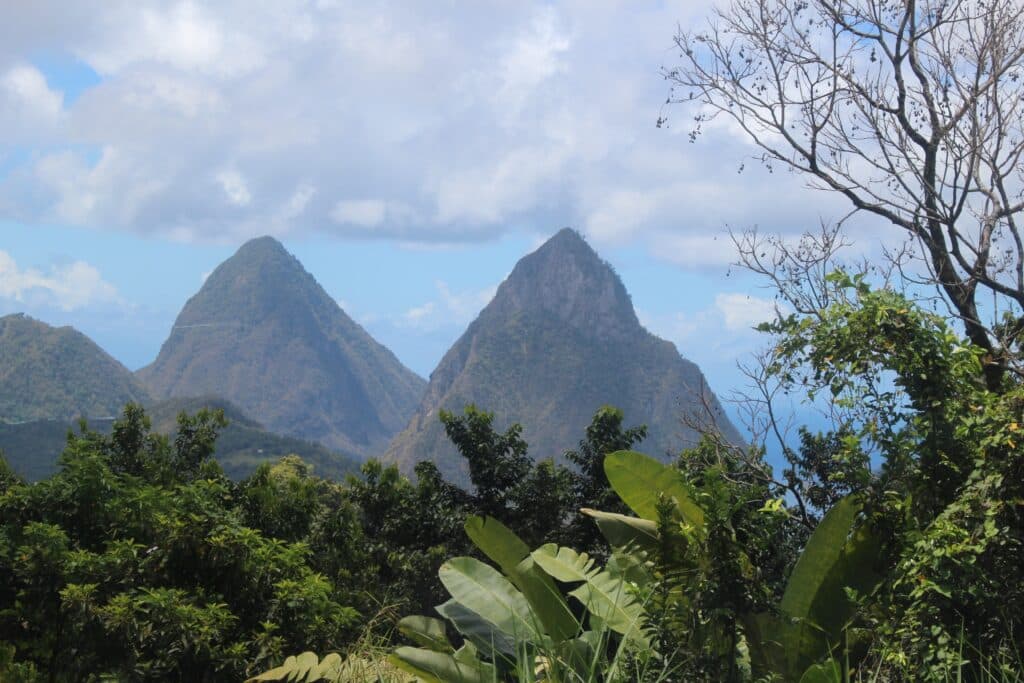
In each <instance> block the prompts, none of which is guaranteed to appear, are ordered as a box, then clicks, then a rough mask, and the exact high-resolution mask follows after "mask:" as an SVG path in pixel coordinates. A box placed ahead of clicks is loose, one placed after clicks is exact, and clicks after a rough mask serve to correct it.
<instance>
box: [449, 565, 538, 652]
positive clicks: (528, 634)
mask: <svg viewBox="0 0 1024 683" xmlns="http://www.w3.org/2000/svg"><path fill="white" fill-rule="evenodd" d="M438 573H439V575H440V577H441V583H443V584H444V587H445V588H446V589H447V590H448V593H449V594H451V596H452V599H453V600H455V601H456V602H458V603H459V604H461V605H462V606H464V607H465V608H466V609H468V610H470V611H472V612H475V613H477V614H479V615H480V616H481V617H483V618H484V619H486V620H487V621H489V622H490V623H492V624H494V625H495V626H496V627H497V628H498V629H499V630H501V631H502V632H504V633H506V634H508V635H510V636H511V637H512V638H513V639H515V640H536V639H537V636H538V635H539V633H538V631H539V629H540V624H539V623H538V619H537V618H536V617H535V616H534V614H533V612H532V611H531V610H530V604H529V603H528V602H527V601H526V598H524V597H523V594H522V593H520V592H519V591H517V590H516V589H515V587H514V586H513V585H512V584H511V583H510V582H509V580H508V579H506V578H505V577H504V576H502V575H501V573H500V572H498V570H496V569H494V568H493V567H491V566H490V565H487V564H484V563H483V562H481V561H480V560H477V559H474V558H472V557H456V558H453V559H451V560H448V561H447V562H445V563H444V564H442V565H441V570H440V571H439V572H438Z"/></svg>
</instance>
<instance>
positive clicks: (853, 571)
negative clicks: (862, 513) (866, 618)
mask: <svg viewBox="0 0 1024 683" xmlns="http://www.w3.org/2000/svg"><path fill="white" fill-rule="evenodd" d="M880 552H881V539H879V538H878V537H877V536H876V535H875V534H873V533H872V532H871V529H870V528H869V527H867V526H866V525H862V526H861V527H860V528H858V529H857V530H856V531H854V532H853V534H852V535H851V536H850V538H849V540H847V542H846V545H845V546H844V547H843V551H842V553H841V554H840V556H839V560H838V561H837V562H836V563H835V564H833V565H832V569H831V571H829V573H828V575H827V576H826V577H825V580H824V581H822V583H821V586H819V588H818V592H817V594H815V596H814V601H813V603H812V604H811V613H810V619H811V621H813V622H814V623H815V624H817V625H818V626H820V627H821V628H822V630H824V631H825V635H826V637H827V638H828V639H829V641H830V642H831V643H833V644H836V643H839V642H841V640H842V635H843V630H844V629H845V628H846V627H847V625H848V624H849V622H850V620H851V619H852V618H853V615H854V612H855V610H856V605H855V604H853V603H852V602H851V601H850V598H849V597H848V595H847V593H846V589H847V588H852V589H854V590H856V591H857V592H859V593H869V592H870V591H871V590H872V589H873V588H874V587H875V586H877V585H878V582H879V581H880V580H881V577H880V576H879V575H878V573H877V571H876V570H875V566H876V564H877V561H878V556H879V553H880Z"/></svg>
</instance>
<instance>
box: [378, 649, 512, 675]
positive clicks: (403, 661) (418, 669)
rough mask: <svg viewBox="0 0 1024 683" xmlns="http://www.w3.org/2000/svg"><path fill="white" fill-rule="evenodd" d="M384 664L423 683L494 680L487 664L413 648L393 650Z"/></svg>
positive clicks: (492, 672)
mask: <svg viewBox="0 0 1024 683" xmlns="http://www.w3.org/2000/svg"><path fill="white" fill-rule="evenodd" d="M388 661H389V662H391V663H392V664H393V665H394V666H395V667H397V668H399V669H401V670H402V671H406V672H408V673H411V674H412V675H414V676H416V677H418V678H419V679H421V680H422V681H425V682H426V683H492V682H493V681H496V680H498V678H497V672H496V671H495V670H494V667H493V666H491V665H490V664H485V663H484V662H481V661H475V662H469V661H465V660H459V659H456V658H455V657H454V656H453V655H450V654H446V653H443V652H433V651H431V650H422V649H420V648H415V647H400V648H397V649H396V650H395V651H394V653H393V654H391V656H389V657H388Z"/></svg>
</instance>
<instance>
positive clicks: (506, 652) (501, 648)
mask: <svg viewBox="0 0 1024 683" xmlns="http://www.w3.org/2000/svg"><path fill="white" fill-rule="evenodd" d="M435 609H436V610H437V612H438V614H440V615H441V616H442V617H444V618H445V619H447V620H448V621H450V622H451V623H452V626H454V627H455V630H456V631H458V632H459V633H461V634H462V636H463V637H464V638H465V639H466V641H465V642H466V643H469V644H472V645H473V646H474V647H475V648H479V650H480V651H481V652H483V653H484V654H485V655H486V656H487V657H488V658H489V659H491V660H495V659H499V658H502V657H506V658H511V657H514V656H515V652H516V639H515V638H513V637H512V636H511V634H508V633H505V632H504V631H502V630H501V629H499V628H498V627H497V626H495V625H494V624H492V623H491V622H489V621H487V620H486V619H484V618H483V617H481V616H480V615H479V614H477V613H476V612H474V611H473V610H471V609H469V608H467V607H466V606H465V605H462V604H460V603H459V602H457V601H455V600H449V601H448V602H446V603H444V604H442V605H438V606H437V607H436V608H435Z"/></svg>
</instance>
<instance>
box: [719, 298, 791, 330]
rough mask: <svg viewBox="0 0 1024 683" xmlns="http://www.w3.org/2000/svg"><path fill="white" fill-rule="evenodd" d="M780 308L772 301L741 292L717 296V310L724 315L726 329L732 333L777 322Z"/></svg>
mask: <svg viewBox="0 0 1024 683" xmlns="http://www.w3.org/2000/svg"><path fill="white" fill-rule="evenodd" d="M778 306H779V304H778V303H777V302H775V301H772V300H771V299H762V298H760V297H756V296H751V295H749V294H743V293H740V292H732V293H725V294H718V295H717V296H715V308H717V309H718V311H719V312H720V313H721V314H722V318H723V320H724V322H725V329H727V330H729V331H730V332H736V331H739V330H749V329H750V328H752V327H756V326H757V325H760V324H761V323H763V322H770V321H772V320H775V318H776V310H777V307H778ZM778 310H779V311H781V310H782V309H781V308H779V309H778Z"/></svg>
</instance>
